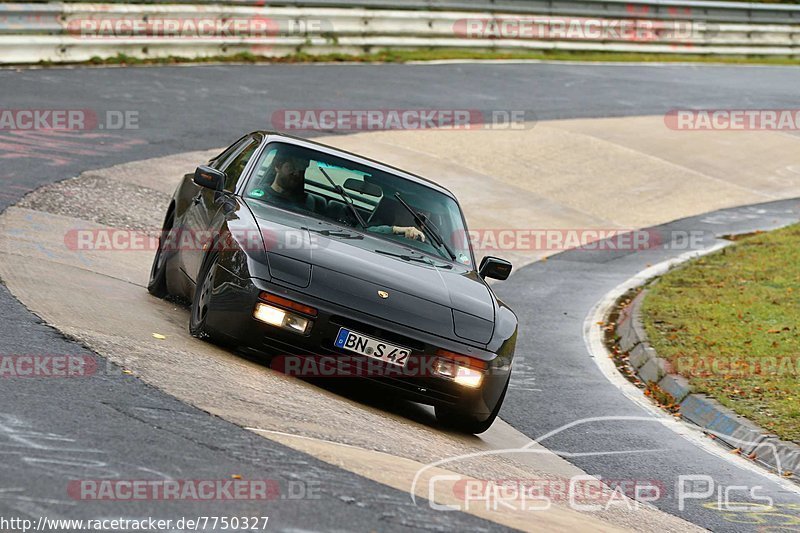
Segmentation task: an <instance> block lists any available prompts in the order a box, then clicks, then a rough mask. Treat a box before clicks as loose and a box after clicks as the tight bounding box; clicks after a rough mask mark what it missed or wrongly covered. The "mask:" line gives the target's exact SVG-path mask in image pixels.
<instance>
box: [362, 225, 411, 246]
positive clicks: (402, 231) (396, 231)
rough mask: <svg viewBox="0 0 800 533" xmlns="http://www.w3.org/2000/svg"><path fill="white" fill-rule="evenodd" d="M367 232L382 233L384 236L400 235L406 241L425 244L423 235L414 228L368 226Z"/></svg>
mask: <svg viewBox="0 0 800 533" xmlns="http://www.w3.org/2000/svg"><path fill="white" fill-rule="evenodd" d="M367 230H368V231H371V232H373V233H382V234H384V235H402V236H403V237H405V238H406V239H411V240H417V241H422V242H425V234H424V233H423V232H422V231H420V230H418V229H417V228H415V227H414V226H388V225H381V226H370V227H368V228H367Z"/></svg>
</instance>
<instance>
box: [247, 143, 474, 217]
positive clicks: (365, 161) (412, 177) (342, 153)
mask: <svg viewBox="0 0 800 533" xmlns="http://www.w3.org/2000/svg"><path fill="white" fill-rule="evenodd" d="M253 133H260V134H261V135H263V136H264V142H265V143H268V142H276V141H280V142H285V143H288V144H294V145H296V146H302V147H304V148H310V149H312V150H317V151H319V152H322V153H325V154H328V155H333V156H336V157H341V158H343V159H348V160H350V161H353V162H355V163H360V164H362V165H366V166H370V167H374V168H376V169H378V170H381V171H383V172H386V173H389V174H393V175H395V176H398V177H400V178H404V179H407V180H409V181H413V182H415V183H418V184H420V185H425V186H427V187H430V188H432V189H435V190H437V191H439V192H442V193H444V194H446V195H448V196H449V197H451V198H452V199H453V200H455V201H456V203H457V202H458V199H457V198H456V196H455V195H454V194H453V193H452V192H450V191H449V190H448V189H446V188H445V187H442V186H441V185H439V184H438V183H436V182H435V181H431V180H429V179H427V178H423V177H422V176H418V175H416V174H412V173H411V172H406V171H405V170H402V169H399V168H397V167H393V166H391V165H387V164H385V163H381V162H380V161H375V160H374V159H370V158H368V157H363V156H360V155H357V154H354V153H352V152H348V151H346V150H340V149H338V148H334V147H332V146H328V145H327V144H322V143H318V142H314V141H310V140H308V139H303V138H300V137H295V136H293V135H288V134H286V133H281V132H277V131H264V130H260V131H257V132H253Z"/></svg>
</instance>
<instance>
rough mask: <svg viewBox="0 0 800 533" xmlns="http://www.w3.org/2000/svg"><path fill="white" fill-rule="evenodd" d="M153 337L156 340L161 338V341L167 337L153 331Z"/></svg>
mask: <svg viewBox="0 0 800 533" xmlns="http://www.w3.org/2000/svg"><path fill="white" fill-rule="evenodd" d="M153 338H154V339H158V340H162V341H163V340H164V339H166V338H167V337H166V336H164V335H162V334H161V333H153Z"/></svg>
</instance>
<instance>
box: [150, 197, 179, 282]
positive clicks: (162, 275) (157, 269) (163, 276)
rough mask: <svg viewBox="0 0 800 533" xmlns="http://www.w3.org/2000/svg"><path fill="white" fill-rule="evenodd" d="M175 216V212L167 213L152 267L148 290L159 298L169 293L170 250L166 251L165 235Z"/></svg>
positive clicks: (170, 227)
mask: <svg viewBox="0 0 800 533" xmlns="http://www.w3.org/2000/svg"><path fill="white" fill-rule="evenodd" d="M174 218H175V215H174V213H173V212H172V211H170V213H169V214H168V215H167V220H165V221H164V229H163V231H162V232H161V237H159V239H158V248H157V249H156V256H155V257H154V258H153V266H152V267H150V280H149V281H148V282H147V292H149V293H150V294H152V295H153V296H155V297H157V298H164V297H165V296H167V295H169V291H168V290H167V259H169V252H165V251H164V235H166V233H167V232H168V231H170V230H171V229H172V224H173V221H174Z"/></svg>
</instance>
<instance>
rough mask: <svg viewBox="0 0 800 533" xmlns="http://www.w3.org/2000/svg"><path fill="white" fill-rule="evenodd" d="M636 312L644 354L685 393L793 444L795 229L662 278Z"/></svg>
mask: <svg viewBox="0 0 800 533" xmlns="http://www.w3.org/2000/svg"><path fill="white" fill-rule="evenodd" d="M642 311H643V313H642V317H643V320H644V321H645V327H646V329H647V334H648V336H649V338H650V341H651V343H652V345H653V347H654V348H655V349H656V351H657V352H658V354H659V355H660V356H661V357H664V358H665V359H667V360H669V361H670V362H671V363H672V364H673V366H674V368H675V370H677V371H678V372H679V373H681V374H683V375H685V376H686V377H687V378H688V379H689V382H690V383H691V385H692V387H693V388H694V390H695V391H697V392H703V393H706V394H708V395H710V396H712V397H714V398H716V399H717V400H719V401H720V402H721V403H722V404H723V405H725V406H727V407H729V408H731V409H733V410H734V411H736V412H737V413H739V414H741V415H743V416H745V417H747V418H748V419H750V420H752V421H754V422H756V423H757V424H759V425H761V426H762V427H765V428H767V429H769V430H770V431H772V432H774V433H775V434H777V435H779V436H780V437H781V438H783V439H787V440H793V441H795V442H800V225H794V226H790V227H787V228H783V229H779V230H776V231H773V232H769V233H759V234H755V235H751V236H747V237H743V238H740V239H737V240H736V243H735V244H733V245H732V246H730V247H728V248H727V249H723V250H722V251H720V252H717V253H714V254H712V255H709V256H706V257H704V258H701V259H697V260H694V261H692V262H691V263H689V264H687V265H685V266H683V267H680V268H677V269H675V270H673V271H671V272H669V273H667V274H666V275H664V276H663V277H662V278H661V279H660V280H659V281H658V283H655V284H653V285H652V286H651V287H650V290H649V292H648V295H647V297H646V298H645V301H644V305H643V308H642Z"/></svg>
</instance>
